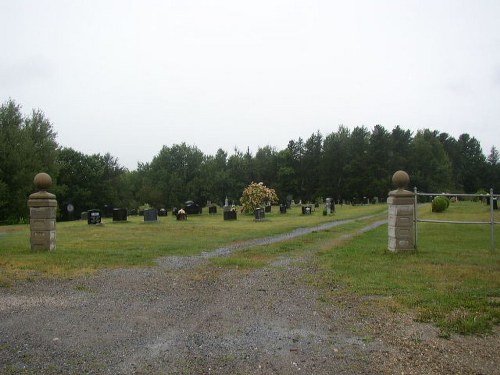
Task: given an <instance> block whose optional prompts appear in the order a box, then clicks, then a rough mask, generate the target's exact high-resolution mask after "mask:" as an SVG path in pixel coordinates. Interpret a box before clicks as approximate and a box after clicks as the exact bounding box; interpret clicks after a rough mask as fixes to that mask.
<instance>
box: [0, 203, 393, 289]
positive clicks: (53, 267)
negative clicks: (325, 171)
mask: <svg viewBox="0 0 500 375" xmlns="http://www.w3.org/2000/svg"><path fill="white" fill-rule="evenodd" d="M385 209H386V207H385V205H374V206H356V207H352V206H342V207H341V206H339V207H337V212H336V214H335V215H334V216H323V214H322V209H321V208H320V209H318V210H316V211H315V212H314V213H313V214H312V215H302V214H301V208H300V207H294V208H292V209H291V210H289V211H288V212H287V213H286V214H280V213H279V208H278V207H274V208H273V212H271V213H268V214H266V220H265V221H262V222H255V221H254V217H253V216H251V215H238V219H237V220H236V221H224V220H223V217H222V213H221V212H220V211H219V213H218V214H217V215H208V214H202V215H199V216H197V215H192V216H190V217H189V218H188V220H187V221H176V220H175V219H174V218H173V217H172V216H166V217H160V221H159V222H158V223H144V221H143V219H142V217H137V216H130V217H129V221H128V222H113V221H112V219H103V225H98V226H96V225H88V224H87V223H86V222H85V221H73V222H62V223H57V249H56V251H52V252H32V251H31V250H30V239H29V236H30V233H29V225H15V226H3V227H0V285H9V284H10V283H11V281H12V280H15V279H29V278H36V277H41V276H49V277H50V276H56V277H73V276H77V275H79V274H82V273H89V272H93V271H95V270H97V269H101V268H117V267H131V266H149V265H153V264H154V259H156V258H158V257H161V256H167V255H193V254H199V253H200V252H202V251H205V250H212V249H215V248H217V247H219V246H223V245H226V244H229V243H234V242H237V241H244V240H249V239H254V238H259V237H266V236H270V235H273V234H279V233H285V232H289V231H291V230H293V229H295V228H297V227H308V226H314V225H318V224H321V223H324V222H328V221H332V220H340V219H346V218H353V217H358V216H362V215H368V214H373V213H381V212H383V211H384V210H385Z"/></svg>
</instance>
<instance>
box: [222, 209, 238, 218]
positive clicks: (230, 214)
mask: <svg viewBox="0 0 500 375" xmlns="http://www.w3.org/2000/svg"><path fill="white" fill-rule="evenodd" d="M224 220H236V210H231V209H229V210H228V211H226V210H225V207H224Z"/></svg>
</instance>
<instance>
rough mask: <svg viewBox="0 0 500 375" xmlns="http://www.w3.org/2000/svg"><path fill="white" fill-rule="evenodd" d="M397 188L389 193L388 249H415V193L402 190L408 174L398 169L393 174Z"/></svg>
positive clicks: (395, 250) (407, 180)
mask: <svg viewBox="0 0 500 375" xmlns="http://www.w3.org/2000/svg"><path fill="white" fill-rule="evenodd" d="M393 182H394V183H395V184H396V185H397V186H398V189H397V190H393V191H391V192H390V193H389V198H387V204H388V205H389V209H388V211H389V217H388V249H389V250H390V251H394V252H397V251H407V250H415V194H414V193H412V192H411V191H408V190H404V189H403V187H404V186H405V185H406V184H407V183H408V182H409V177H408V174H406V172H404V171H398V172H396V173H395V174H394V176H393Z"/></svg>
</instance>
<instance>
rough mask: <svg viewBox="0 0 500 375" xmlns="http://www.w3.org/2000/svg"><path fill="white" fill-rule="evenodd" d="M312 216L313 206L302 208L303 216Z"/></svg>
mask: <svg viewBox="0 0 500 375" xmlns="http://www.w3.org/2000/svg"><path fill="white" fill-rule="evenodd" d="M310 214H312V206H302V215H310Z"/></svg>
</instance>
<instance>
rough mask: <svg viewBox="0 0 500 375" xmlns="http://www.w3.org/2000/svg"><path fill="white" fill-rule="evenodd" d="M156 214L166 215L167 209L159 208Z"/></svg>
mask: <svg viewBox="0 0 500 375" xmlns="http://www.w3.org/2000/svg"><path fill="white" fill-rule="evenodd" d="M158 215H159V216H167V210H166V209H165V208H160V211H159V212H158Z"/></svg>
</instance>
